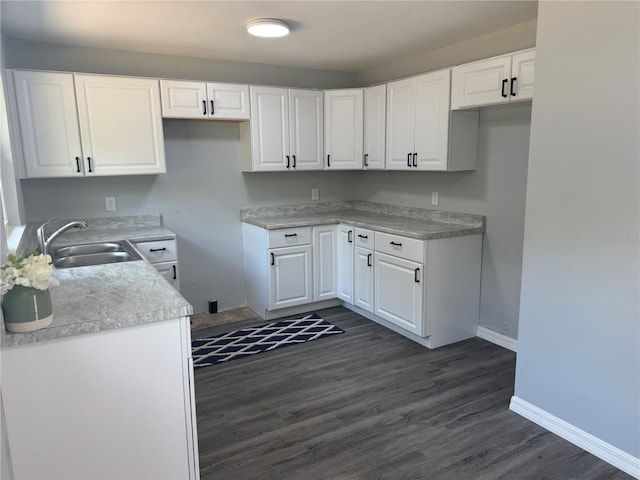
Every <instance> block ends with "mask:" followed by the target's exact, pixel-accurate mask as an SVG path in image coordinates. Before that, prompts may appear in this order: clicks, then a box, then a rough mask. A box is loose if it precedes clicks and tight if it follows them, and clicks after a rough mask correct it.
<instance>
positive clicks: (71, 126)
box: [13, 71, 166, 177]
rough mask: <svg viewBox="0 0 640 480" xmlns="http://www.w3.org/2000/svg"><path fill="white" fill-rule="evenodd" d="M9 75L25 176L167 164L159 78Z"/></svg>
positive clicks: (143, 170) (123, 171)
mask: <svg viewBox="0 0 640 480" xmlns="http://www.w3.org/2000/svg"><path fill="white" fill-rule="evenodd" d="M13 75H14V85H15V93H16V105H17V110H18V120H19V125H20V133H21V137H22V143H23V154H24V163H25V170H26V176H27V177H71V176H84V175H87V176H89V175H139V174H156V173H165V172H166V167H165V157H164V137H163V132H162V115H161V112H160V89H159V84H158V81H157V80H153V79H146V78H131V77H112V76H103V75H78V74H75V75H74V74H72V73H57V72H35V71H14V72H13Z"/></svg>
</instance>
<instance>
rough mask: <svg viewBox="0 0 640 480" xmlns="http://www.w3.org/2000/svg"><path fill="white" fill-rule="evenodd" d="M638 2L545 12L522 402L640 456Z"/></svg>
mask: <svg viewBox="0 0 640 480" xmlns="http://www.w3.org/2000/svg"><path fill="white" fill-rule="evenodd" d="M639 25H640V3H638V2H551V1H549V2H541V3H540V5H539V15H538V33H537V58H536V87H535V88H536V92H535V102H534V105H533V111H532V120H531V150H530V158H529V173H528V182H527V205H526V216H525V230H524V233H525V236H524V254H523V267H522V296H521V307H520V335H519V351H518V359H517V368H516V386H515V395H516V397H518V398H520V399H522V400H524V401H526V402H529V403H530V404H532V405H533V406H535V407H538V408H540V409H542V410H544V411H546V412H548V413H550V414H552V415H554V416H556V417H558V418H560V419H561V420H564V421H566V422H568V423H570V424H571V425H573V426H575V427H577V428H579V429H582V430H584V431H586V432H588V433H589V434H591V435H594V436H595V437H597V438H598V439H600V440H602V441H604V442H607V443H609V444H610V445H612V446H614V447H616V448H618V449H620V450H622V451H623V452H626V453H628V454H630V455H632V456H635V457H636V459H637V458H638V457H640V310H639V306H640V302H639V295H640V272H639V269H640V248H639V246H640V240H639V231H640V194H639V192H640V184H639V180H640V169H639V167H640V160H639V159H640V145H639V140H638V132H640V41H639V40H640V27H639Z"/></svg>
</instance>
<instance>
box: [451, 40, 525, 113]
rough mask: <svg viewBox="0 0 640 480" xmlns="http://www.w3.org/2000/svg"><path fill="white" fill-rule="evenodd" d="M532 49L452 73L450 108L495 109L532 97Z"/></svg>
mask: <svg viewBox="0 0 640 480" xmlns="http://www.w3.org/2000/svg"><path fill="white" fill-rule="evenodd" d="M535 55H536V52H535V49H531V50H524V51H521V52H516V53H513V54H510V55H503V56H500V57H493V58H489V59H486V60H480V61H478V62H472V63H466V64H464V65H459V66H457V67H454V68H453V69H452V72H453V74H452V96H451V108H452V109H453V110H457V109H461V108H472V107H481V106H484V105H499V104H504V103H509V102H516V101H520V100H527V99H530V98H532V97H533V79H534V71H535Z"/></svg>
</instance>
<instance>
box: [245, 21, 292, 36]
mask: <svg viewBox="0 0 640 480" xmlns="http://www.w3.org/2000/svg"><path fill="white" fill-rule="evenodd" d="M247 32H249V33H250V34H251V35H255V36H256V37H269V38H275V37H284V36H286V35H289V25H287V23H286V22H283V21H282V20H278V19H276V18H256V19H255V20H251V21H250V22H249V23H247Z"/></svg>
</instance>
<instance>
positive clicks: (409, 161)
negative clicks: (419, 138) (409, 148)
mask: <svg viewBox="0 0 640 480" xmlns="http://www.w3.org/2000/svg"><path fill="white" fill-rule="evenodd" d="M407 167H411V154H410V153H407Z"/></svg>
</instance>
